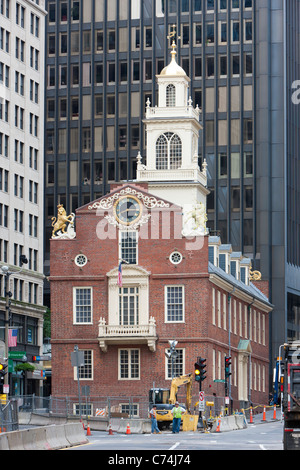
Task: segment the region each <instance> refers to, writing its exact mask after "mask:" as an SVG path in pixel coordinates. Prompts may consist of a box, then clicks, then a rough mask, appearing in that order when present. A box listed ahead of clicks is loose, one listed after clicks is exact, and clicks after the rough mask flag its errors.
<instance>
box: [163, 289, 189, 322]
mask: <svg viewBox="0 0 300 470" xmlns="http://www.w3.org/2000/svg"><path fill="white" fill-rule="evenodd" d="M169 288H181V289H182V319H181V320H169V319H168V305H169V304H168V289H169ZM165 323H185V286H184V285H182V284H174V285H167V286H165Z"/></svg>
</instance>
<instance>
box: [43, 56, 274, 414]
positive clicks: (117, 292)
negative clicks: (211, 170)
mask: <svg viewBox="0 0 300 470" xmlns="http://www.w3.org/2000/svg"><path fill="white" fill-rule="evenodd" d="M188 82H189V79H188V77H187V76H186V74H185V73H184V71H183V70H182V69H181V68H180V67H179V66H178V65H177V63H176V61H175V48H174V49H173V52H172V61H171V63H170V65H169V66H168V67H166V68H165V69H164V70H163V71H162V73H161V75H160V76H159V77H158V85H159V103H160V104H159V106H158V107H157V108H151V107H150V103H149V102H148V103H147V110H146V120H145V126H146V130H147V139H148V140H147V157H146V164H145V165H144V164H142V161H141V160H142V159H141V156H140V155H138V166H137V180H136V181H134V182H128V183H120V184H115V185H113V186H112V187H111V192H110V193H109V194H107V195H105V196H103V197H102V198H99V199H98V200H96V201H93V202H91V203H90V204H87V205H86V206H83V207H81V208H79V209H78V210H77V211H76V233H75V232H74V231H73V226H72V223H73V219H74V216H72V217H71V219H69V222H70V220H71V223H69V226H68V233H66V234H64V233H62V231H60V230H59V228H60V227H59V226H57V227H56V229H57V231H54V234H53V239H52V240H51V276H50V283H51V322H52V396H54V397H62V396H73V397H76V395H77V380H76V378H77V375H76V368H74V367H73V366H72V363H71V352H72V351H73V350H74V346H75V345H78V347H79V350H82V351H84V358H85V365H84V366H83V367H80V383H81V385H88V386H89V387H90V395H91V396H93V397H97V396H102V397H103V396H115V397H116V396H120V397H121V396H124V397H128V396H140V397H144V398H145V401H147V399H148V393H149V390H150V388H151V387H152V386H153V384H155V386H156V387H166V388H168V387H169V386H170V381H171V374H172V371H171V360H170V359H169V358H168V357H167V354H166V353H168V351H169V340H176V341H177V346H176V351H177V357H176V360H175V363H174V374H175V375H182V374H187V373H191V372H193V369H194V363H195V361H196V359H197V357H199V356H202V357H204V358H206V360H207V379H206V380H205V381H204V382H203V389H204V391H205V392H206V394H207V395H209V396H215V397H222V399H224V383H223V382H222V381H223V380H224V357H225V356H226V355H230V356H231V357H232V360H231V362H232V367H231V372H232V375H231V380H230V387H229V395H230V397H231V399H232V400H233V405H234V407H235V408H239V407H240V405H244V404H245V402H248V401H252V402H253V403H263V404H267V400H268V394H269V385H268V375H269V373H268V368H269V357H268V354H269V346H268V343H269V338H268V331H269V328H268V322H269V318H268V315H269V312H270V311H271V310H272V306H271V305H270V304H269V302H268V299H267V296H266V295H265V294H266V293H267V292H266V286H265V284H264V283H262V281H257V282H254V281H253V282H251V280H250V277H251V271H250V260H249V259H245V258H244V257H243V256H242V254H241V253H232V250H231V247H230V245H222V244H221V241H220V239H219V238H218V237H209V235H208V233H207V230H206V226H205V220H206V219H205V214H206V195H207V192H208V191H207V189H206V166H205V162H204V164H203V170H202V171H201V170H200V168H199V166H198V155H197V149H198V134H199V131H200V129H201V126H200V124H199V115H200V112H199V109H198V108H196V109H194V108H193V107H192V104H191V101H187V90H188ZM66 225H68V223H67V224H66ZM54 228H55V227H54ZM120 263H121V264H120ZM119 266H121V269H122V283H121V284H120V278H119V275H120V272H119ZM261 284H262V285H263V288H264V292H265V294H263V293H262V292H261V291H260V290H259V289H260V285H261ZM193 389H194V401H196V400H197V398H198V390H199V388H198V385H195V386H194V387H193Z"/></svg>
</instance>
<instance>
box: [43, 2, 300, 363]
mask: <svg viewBox="0 0 300 470" xmlns="http://www.w3.org/2000/svg"><path fill="white" fill-rule="evenodd" d="M46 8H47V11H48V18H47V24H46V68H45V71H46V140H45V175H46V181H45V185H46V188H45V215H46V222H47V224H46V225H47V227H46V232H45V233H46V243H45V246H46V250H45V251H46V260H45V272H46V274H47V273H48V272H49V239H50V237H51V230H52V227H51V217H52V216H53V215H55V214H56V207H57V205H58V204H59V203H61V204H63V205H64V206H65V208H66V209H67V213H70V212H72V211H75V209H76V208H77V207H80V206H81V205H84V204H86V203H88V202H89V201H91V200H94V199H96V198H98V197H101V196H103V195H105V194H106V193H107V192H108V191H109V187H110V184H111V183H112V182H118V181H124V180H129V181H130V180H134V179H135V177H136V157H137V154H138V152H139V151H140V152H141V155H142V157H143V161H144V159H145V155H146V148H145V145H146V136H145V128H144V125H143V122H142V120H143V119H144V117H145V110H146V102H147V100H149V102H150V103H151V106H155V105H157V104H158V102H157V85H156V80H155V76H156V75H157V74H159V73H160V72H161V70H162V68H163V67H164V65H165V63H167V61H168V57H169V52H170V47H171V38H170V36H172V31H176V32H177V35H176V42H177V43H178V50H177V53H178V54H177V61H178V63H179V64H180V65H181V66H182V67H183V69H184V70H185V71H186V73H187V75H188V76H189V77H190V78H191V83H190V88H189V90H190V95H191V99H192V102H193V106H196V105H197V104H198V106H199V107H200V108H202V121H203V134H202V139H201V140H200V142H199V160H200V161H199V163H200V164H202V162H203V160H204V158H206V161H207V165H208V167H207V177H208V187H209V189H210V191H211V192H210V195H209V197H208V201H207V211H208V226H209V227H210V229H211V230H212V231H215V230H217V231H219V232H220V235H221V239H222V241H223V243H227V242H228V243H231V244H232V246H233V249H234V250H236V251H241V252H243V253H244V254H245V255H247V256H248V257H249V258H251V259H252V267H253V268H255V269H258V270H260V271H261V273H262V275H263V278H264V279H269V280H270V300H271V302H272V303H273V304H274V305H275V309H274V312H273V313H272V318H271V322H270V324H271V326H270V332H271V341H270V344H271V347H270V358H271V359H272V360H273V359H274V358H275V357H276V356H277V353H278V346H279V344H281V343H282V342H283V341H284V340H285V339H288V338H298V336H299V330H300V328H299V321H298V320H297V318H298V317H297V312H298V308H299V307H298V305H299V302H300V281H299V280H297V276H298V278H299V274H298V273H299V270H298V266H299V264H300V260H299V236H298V237H297V233H298V234H299V215H297V207H294V201H296V200H297V191H298V188H297V185H296V183H297V181H296V175H297V174H299V170H296V169H295V168H297V165H298V160H297V159H298V155H299V142H298V138H297V137H296V136H297V135H298V134H299V109H300V108H299V106H298V107H297V106H295V105H294V104H293V103H292V101H291V84H292V82H293V81H294V80H296V79H297V78H299V77H297V73H298V72H299V45H298V44H299V41H298V38H299V21H298V20H299V4H298V2H297V1H296V0H289V1H284V0H272V1H267V2H261V1H256V0H165V1H164V0H146V1H140V0H131V1H130V0H109V1H105V0H84V1H82V0H81V1H80V0H77V1H75V0H62V1H51V0H48V1H47V2H46ZM173 25H175V28H174V26H173ZM178 36H180V39H179V38H178ZM297 171H298V173H297ZM289 175H292V176H294V178H292V179H291V178H290V177H289ZM289 201H290V202H289ZM292 201H293V202H292ZM297 217H298V220H297ZM271 363H272V361H271Z"/></svg>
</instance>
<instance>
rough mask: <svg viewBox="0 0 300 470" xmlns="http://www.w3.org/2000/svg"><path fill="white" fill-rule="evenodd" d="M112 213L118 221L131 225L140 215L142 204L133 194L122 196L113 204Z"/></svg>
mask: <svg viewBox="0 0 300 470" xmlns="http://www.w3.org/2000/svg"><path fill="white" fill-rule="evenodd" d="M114 214H115V217H116V219H117V221H118V222H120V223H121V224H125V225H131V224H133V223H134V222H137V221H138V220H139V219H140V217H141V215H142V205H141V203H140V201H139V200H138V199H137V198H135V197H133V196H123V197H121V198H120V199H118V201H117V202H116V203H115V205H114Z"/></svg>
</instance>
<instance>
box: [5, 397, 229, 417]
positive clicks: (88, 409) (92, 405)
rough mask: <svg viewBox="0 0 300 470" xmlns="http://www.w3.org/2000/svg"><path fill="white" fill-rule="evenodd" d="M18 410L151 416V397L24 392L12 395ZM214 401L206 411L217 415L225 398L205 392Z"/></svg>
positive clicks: (193, 407) (71, 413)
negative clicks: (28, 393) (60, 395)
mask: <svg viewBox="0 0 300 470" xmlns="http://www.w3.org/2000/svg"><path fill="white" fill-rule="evenodd" d="M13 399H14V402H15V403H16V404H17V409H18V411H20V412H22V411H25V412H33V413H38V414H51V415H54V416H62V417H72V416H76V417H78V416H80V417H83V418H84V417H97V416H99V417H108V418H109V419H110V418H113V417H124V418H130V419H134V418H143V419H145V418H148V416H149V401H148V400H146V399H145V396H130V397H101V396H97V397H92V396H85V395H82V396H81V400H80V401H79V398H78V396H77V397H75V396H67V397H52V396H50V397H38V396H35V395H22V396H18V397H13ZM178 401H179V402H180V403H182V404H184V401H185V400H184V397H180V396H179V397H178ZM206 402H210V403H213V406H211V407H208V406H206V407H205V414H206V417H207V418H208V417H209V416H210V415H212V416H218V415H219V414H220V412H221V411H222V410H224V407H225V405H224V399H223V398H221V397H215V396H205V403H206ZM195 404H196V402H193V403H192V406H191V412H192V413H193V414H198V410H199V408H198V405H197V404H196V407H195Z"/></svg>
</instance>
